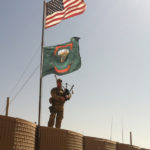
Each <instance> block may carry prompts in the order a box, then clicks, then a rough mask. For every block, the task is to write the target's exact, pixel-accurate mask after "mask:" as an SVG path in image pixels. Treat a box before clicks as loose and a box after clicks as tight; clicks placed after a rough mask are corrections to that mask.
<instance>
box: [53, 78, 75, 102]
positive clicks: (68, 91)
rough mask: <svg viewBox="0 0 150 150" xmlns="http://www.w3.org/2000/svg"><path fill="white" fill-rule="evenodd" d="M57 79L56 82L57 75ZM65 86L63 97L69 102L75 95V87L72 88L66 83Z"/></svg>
mask: <svg viewBox="0 0 150 150" xmlns="http://www.w3.org/2000/svg"><path fill="white" fill-rule="evenodd" d="M55 79H56V81H57V80H58V79H57V76H56V75H55ZM65 85H66V86H65V87H64V86H62V88H63V90H64V93H63V96H64V97H65V99H66V100H69V99H70V97H71V95H72V94H74V92H73V88H74V85H72V86H70V85H69V84H68V83H66V84H65ZM68 86H70V87H71V88H70V89H68Z"/></svg>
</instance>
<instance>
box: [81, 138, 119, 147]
mask: <svg viewBox="0 0 150 150" xmlns="http://www.w3.org/2000/svg"><path fill="white" fill-rule="evenodd" d="M83 149H84V150H116V142H113V141H109V140H105V139H100V138H95V137H89V136H84V137H83Z"/></svg>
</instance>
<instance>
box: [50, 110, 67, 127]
mask: <svg viewBox="0 0 150 150" xmlns="http://www.w3.org/2000/svg"><path fill="white" fill-rule="evenodd" d="M63 114H64V112H63V111H57V112H51V114H50V118H49V121H48V127H52V128H53V126H54V123H55V118H56V123H55V127H56V128H61V122H62V119H63Z"/></svg>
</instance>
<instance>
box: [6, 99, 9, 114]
mask: <svg viewBox="0 0 150 150" xmlns="http://www.w3.org/2000/svg"><path fill="white" fill-rule="evenodd" d="M8 110H9V97H7V104H6V113H5V116H8Z"/></svg>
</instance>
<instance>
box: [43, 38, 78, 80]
mask: <svg viewBox="0 0 150 150" xmlns="http://www.w3.org/2000/svg"><path fill="white" fill-rule="evenodd" d="M79 39H80V38H78V37H72V38H71V41H70V42H67V43H64V44H61V45H57V46H49V47H44V52H43V69H42V76H43V77H44V76H45V75H47V74H57V75H64V74H68V73H71V72H73V71H75V70H78V69H79V68H80V67H81V57H80V53H79Z"/></svg>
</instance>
